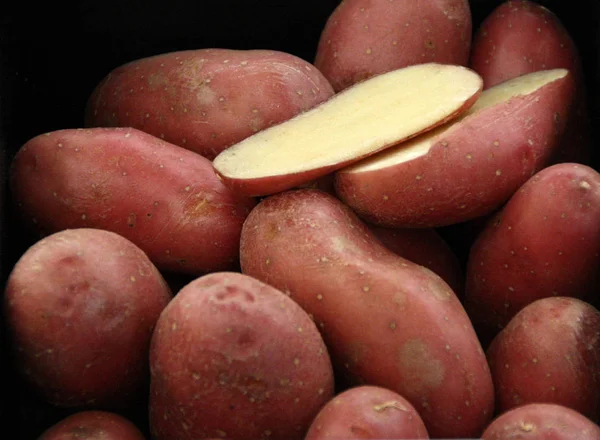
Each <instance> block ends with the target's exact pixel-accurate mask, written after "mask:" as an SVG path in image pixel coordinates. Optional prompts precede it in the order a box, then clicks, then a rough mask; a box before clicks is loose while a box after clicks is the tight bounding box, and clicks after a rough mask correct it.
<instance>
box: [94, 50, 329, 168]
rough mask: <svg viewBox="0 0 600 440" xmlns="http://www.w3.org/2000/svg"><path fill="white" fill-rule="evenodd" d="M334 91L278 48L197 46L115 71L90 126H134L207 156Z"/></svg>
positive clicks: (102, 88) (101, 87) (98, 94)
mask: <svg viewBox="0 0 600 440" xmlns="http://www.w3.org/2000/svg"><path fill="white" fill-rule="evenodd" d="M332 95H333V89H332V88H331V85H330V84H329V82H328V81H327V80H326V79H325V77H324V76H323V75H322V74H321V72H319V71H318V70H317V69H316V68H315V67H314V66H312V65H311V64H310V63H308V62H307V61H304V60H303V59H301V58H298V57H296V56H294V55H291V54H288V53H285V52H279V51H273V50H232V49H198V50H187V51H179V52H171V53H165V54H160V55H155V56H152V57H148V58H142V59H138V60H135V61H132V62H130V63H127V64H125V65H123V66H121V67H118V68H116V69H114V70H113V71H111V72H110V73H109V74H108V75H107V76H106V77H105V78H104V79H103V80H102V81H101V82H100V84H98V86H97V87H96V89H95V90H94V91H93V93H92V94H91V96H90V97H89V100H88V104H87V108H86V117H85V123H86V126H89V127H98V126H99V127H102V126H105V127H114V126H117V127H134V128H138V129H140V130H142V131H145V132H147V133H150V134H152V135H154V136H157V137H160V138H162V139H164V140H166V141H168V142H171V143H173V144H175V145H179V146H181V147H184V148H187V149H189V150H192V151H195V152H196V153H199V154H201V155H203V156H205V157H206V158H208V159H211V160H212V159H214V157H215V156H216V155H217V154H219V153H220V152H221V151H223V150H224V149H225V148H227V147H229V146H230V145H232V144H234V143H236V142H239V141H241V140H242V139H244V138H246V137H248V136H250V135H251V134H254V133H256V132H258V131H260V130H262V129H264V128H266V127H269V126H271V125H273V124H276V123H279V122H282V121H285V120H286V119H289V118H291V117H292V116H294V115H296V114H298V113H301V112H303V111H306V110H308V109H309V108H311V107H313V106H315V105H316V104H318V103H320V102H322V101H325V100H326V99H327V98H329V97H330V96H332Z"/></svg>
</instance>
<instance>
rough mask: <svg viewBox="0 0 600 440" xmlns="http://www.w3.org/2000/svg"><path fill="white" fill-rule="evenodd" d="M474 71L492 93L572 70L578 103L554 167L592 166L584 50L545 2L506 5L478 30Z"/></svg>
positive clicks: (520, 1)
mask: <svg viewBox="0 0 600 440" xmlns="http://www.w3.org/2000/svg"><path fill="white" fill-rule="evenodd" d="M524 42H527V43H526V44H524ZM469 66H470V67H471V68H472V69H474V70H475V71H476V72H477V73H479V74H480V75H481V77H482V78H483V80H484V84H485V88H486V89H488V88H489V87H493V86H494V85H496V84H499V83H501V82H504V81H508V80H509V79H512V78H516V77H518V76H521V75H525V74H527V73H532V72H537V71H540V70H547V69H559V68H561V69H567V70H569V71H570V72H571V74H572V75H573V78H574V79H575V87H576V91H575V100H574V104H573V109H572V111H570V112H569V118H568V122H567V124H566V129H565V134H564V137H563V139H562V141H561V144H560V145H559V148H558V149H557V151H556V153H555V154H554V156H553V163H560V162H580V163H584V164H589V162H590V160H591V154H592V132H591V121H590V113H589V110H588V104H587V96H586V95H587V92H586V81H585V77H584V71H583V67H582V62H581V58H580V54H579V51H578V48H577V46H576V45H575V42H574V41H573V38H572V37H571V35H569V32H568V31H567V29H566V28H565V26H564V24H563V23H562V22H561V20H560V19H559V18H558V16H556V14H554V13H553V12H552V11H550V10H549V9H548V8H546V7H544V6H543V5H542V4H539V2H538V3H536V2H533V1H528V0H512V1H506V2H504V3H501V4H500V5H499V6H498V7H496V8H495V9H494V10H493V11H492V12H491V13H490V14H489V15H488V16H487V17H485V19H484V20H483V22H482V23H481V25H480V27H479V28H478V29H477V32H476V33H475V35H474V39H473V45H472V50H471V59H470V63H469Z"/></svg>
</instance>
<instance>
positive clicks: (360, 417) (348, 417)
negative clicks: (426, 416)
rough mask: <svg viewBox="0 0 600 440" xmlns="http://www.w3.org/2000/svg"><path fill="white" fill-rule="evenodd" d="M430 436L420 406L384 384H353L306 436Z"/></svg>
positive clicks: (327, 407) (316, 439) (331, 403)
mask: <svg viewBox="0 0 600 440" xmlns="http://www.w3.org/2000/svg"><path fill="white" fill-rule="evenodd" d="M336 438H337V439H402V438H405V439H428V438H429V436H428V434H427V429H426V428H425V424H424V423H423V420H421V417H420V416H419V413H418V412H417V410H416V409H415V408H414V407H413V406H412V405H411V404H410V402H409V401H408V400H406V399H405V398H404V397H402V396H401V395H400V394H398V393H395V392H393V391H391V390H388V389H386V388H382V387H375V386H370V385H362V386H357V387H353V388H350V389H348V390H346V391H343V392H342V393H340V394H338V395H337V396H335V397H334V398H333V399H332V400H330V401H329V402H328V403H327V404H326V405H325V406H324V407H323V408H321V411H319V414H318V415H317V417H316V418H315V420H314V421H313V423H312V424H311V426H310V429H309V430H308V433H307V434H306V437H305V439H304V440H325V439H336Z"/></svg>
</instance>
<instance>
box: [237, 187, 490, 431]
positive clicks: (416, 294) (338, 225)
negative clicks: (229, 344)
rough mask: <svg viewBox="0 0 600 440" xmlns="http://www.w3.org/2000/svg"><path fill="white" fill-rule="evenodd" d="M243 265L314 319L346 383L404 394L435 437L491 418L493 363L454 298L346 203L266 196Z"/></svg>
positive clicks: (249, 229) (300, 194) (247, 227)
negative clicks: (386, 243)
mask: <svg viewBox="0 0 600 440" xmlns="http://www.w3.org/2000/svg"><path fill="white" fill-rule="evenodd" d="M290 243H294V244H295V245H294V246H290ZM240 262H241V266H242V271H243V273H246V274H248V275H250V276H253V277H255V278H257V279H260V280H262V281H263V282H266V283H268V284H270V285H272V286H275V287H277V288H279V289H280V290H282V291H284V292H286V293H288V294H289V295H290V296H291V298H292V299H293V300H295V301H296V302H297V303H298V304H300V306H302V308H304V310H306V311H307V312H308V313H309V314H311V315H312V316H313V318H314V320H315V322H316V323H317V324H318V326H319V329H320V330H321V333H322V335H323V338H324V340H325V343H326V344H327V346H328V348H329V352H330V354H331V357H332V360H333V363H334V367H335V368H336V372H339V374H340V375H341V376H347V378H348V383H349V384H360V383H367V384H371V385H376V386H382V387H385V388H389V389H390V390H392V391H395V392H397V393H399V394H401V395H402V396H404V397H405V398H406V399H408V400H409V401H410V402H411V404H412V405H413V406H415V408H416V409H417V410H418V411H419V414H420V415H421V417H422V418H423V421H424V422H425V425H426V427H427V430H428V432H429V434H430V435H431V436H432V437H451V436H452V437H454V436H457V437H473V436H477V435H479V434H480V432H481V431H482V430H483V428H484V426H485V425H486V424H487V423H488V422H489V420H490V418H491V416H492V412H493V386H492V383H491V377H490V374H489V369H488V365H487V361H486V359H485V355H484V353H483V350H482V349H481V346H480V344H479V341H478V340H477V337H476V335H475V332H474V330H473V327H472V326H471V322H470V321H469V318H468V316H467V314H466V312H465V311H464V308H463V307H462V305H461V303H460V301H459V300H458V298H457V297H456V295H455V294H454V293H453V292H452V290H451V289H450V287H449V286H448V285H447V284H446V283H445V282H444V281H443V280H442V279H441V278H440V277H439V276H437V275H436V274H434V273H433V272H432V271H430V270H429V269H427V268H425V267H422V266H419V265H417V264H414V263H411V262H410V261H408V260H405V259H403V258H402V257H399V256H398V255H396V254H394V253H393V252H391V251H390V250H388V249H386V248H385V247H384V246H383V244H381V243H380V242H379V241H378V240H377V239H376V237H375V236H374V235H373V234H372V233H371V232H370V231H369V229H368V228H367V226H366V225H365V224H364V223H362V222H361V221H360V220H359V219H358V218H357V217H356V215H355V214H354V213H353V212H352V211H351V210H350V209H349V208H348V207H347V206H345V205H344V204H342V203H341V202H340V201H339V200H337V199H335V198H334V197H332V196H330V195H328V194H326V193H324V192H322V191H319V190H315V189H302V190H296V191H287V192H284V193H280V194H277V195H273V196H271V197H268V198H266V199H264V200H263V201H261V202H260V203H259V205H258V206H257V207H256V208H254V210H253V211H252V212H251V213H250V215H249V216H248V218H247V220H246V222H245V223H244V227H243V230H242V238H241V243H240ZM411 317H414V319H415V320H414V321H413V320H412V319H410V318H411ZM423 322H427V326H423V325H421V323H423ZM341 376H340V377H341Z"/></svg>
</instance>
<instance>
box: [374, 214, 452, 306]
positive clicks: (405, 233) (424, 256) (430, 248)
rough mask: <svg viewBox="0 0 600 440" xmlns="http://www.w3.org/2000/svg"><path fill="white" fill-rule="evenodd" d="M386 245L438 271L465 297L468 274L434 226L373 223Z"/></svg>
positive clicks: (409, 258) (402, 255)
mask: <svg viewBox="0 0 600 440" xmlns="http://www.w3.org/2000/svg"><path fill="white" fill-rule="evenodd" d="M369 229H371V231H372V232H373V233H374V234H375V236H376V237H377V238H378V239H379V241H381V242H382V243H383V244H384V245H385V247H387V248H388V249H389V250H391V251H392V252H394V253H395V254H398V255H399V256H401V257H403V258H406V259H407V260H409V261H412V262H413V263H417V264H420V265H421V266H425V267H426V268H428V269H430V270H432V271H433V272H435V273H436V274H438V275H439V276H440V277H441V278H442V279H443V280H444V281H445V282H446V283H448V285H449V286H450V287H451V288H452V290H453V291H454V293H456V296H458V298H459V299H462V298H463V297H464V274H463V270H462V267H461V265H460V262H459V260H458V258H457V257H456V255H455V254H454V251H453V250H452V248H451V247H450V246H448V243H446V241H444V239H443V238H442V237H441V236H440V234H438V233H437V232H436V230H435V229H433V228H423V229H402V228H383V227H379V226H372V225H371V226H369Z"/></svg>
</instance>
